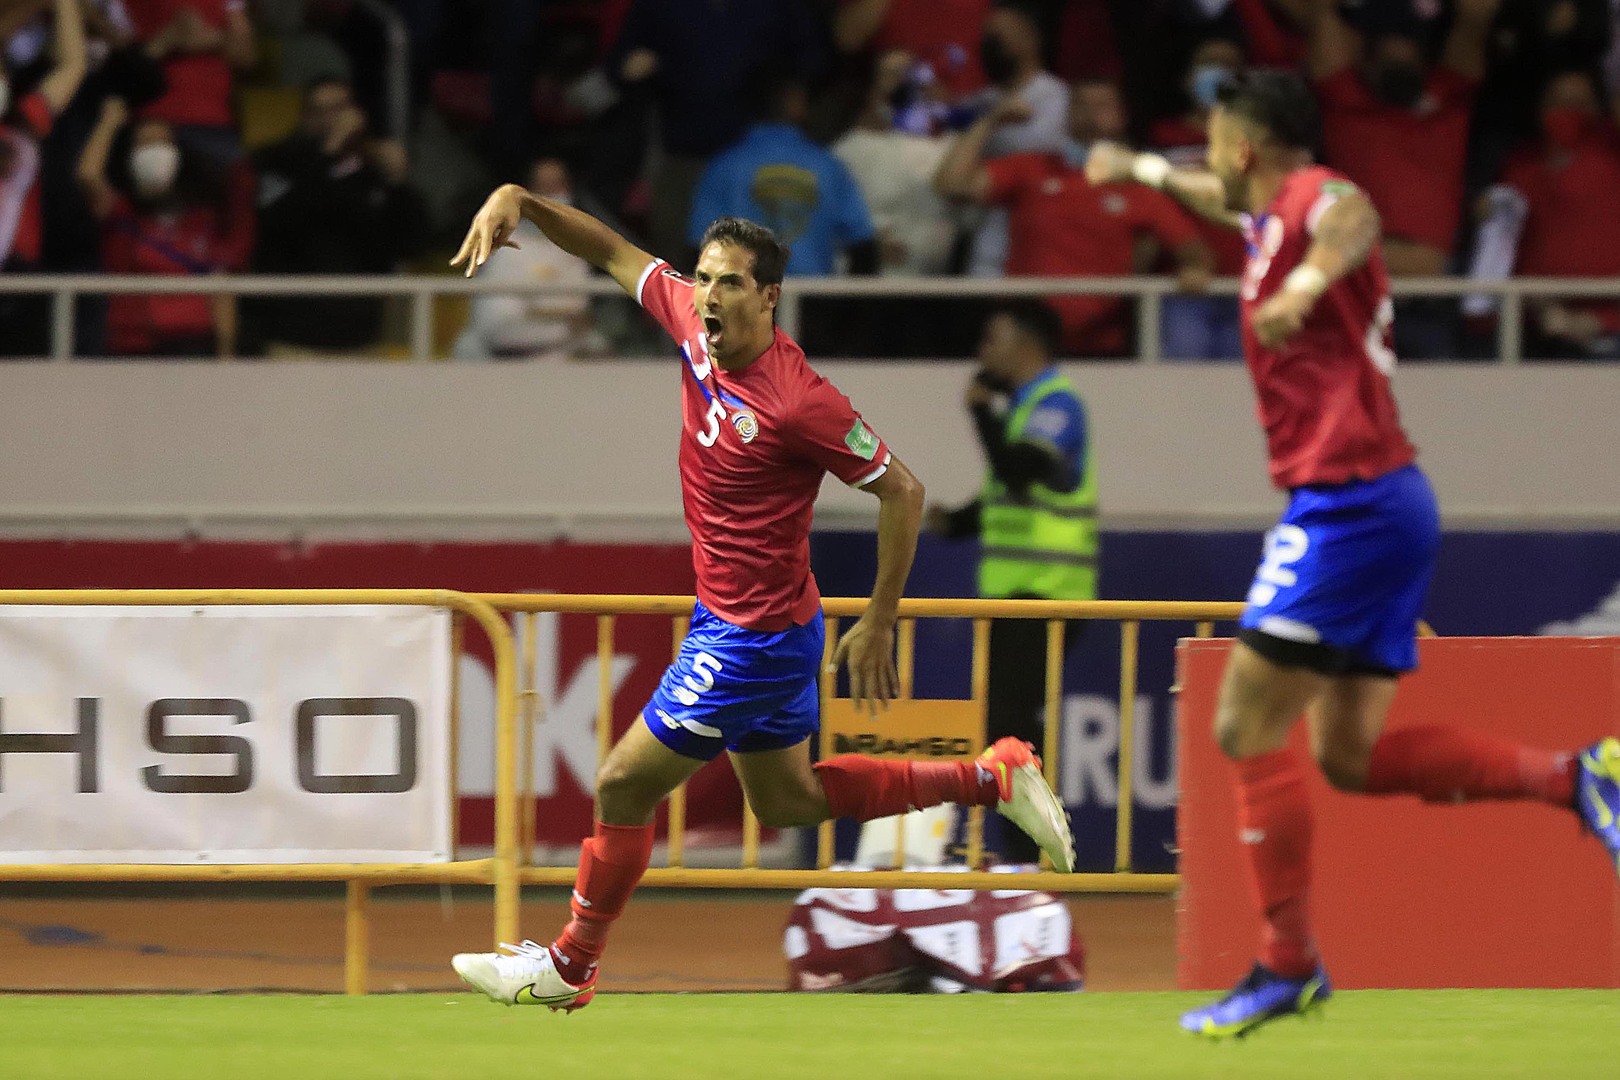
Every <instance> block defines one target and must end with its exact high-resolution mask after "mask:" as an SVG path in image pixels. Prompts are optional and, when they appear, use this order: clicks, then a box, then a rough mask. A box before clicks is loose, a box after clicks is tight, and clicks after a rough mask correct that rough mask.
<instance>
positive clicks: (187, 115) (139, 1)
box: [124, 0, 247, 127]
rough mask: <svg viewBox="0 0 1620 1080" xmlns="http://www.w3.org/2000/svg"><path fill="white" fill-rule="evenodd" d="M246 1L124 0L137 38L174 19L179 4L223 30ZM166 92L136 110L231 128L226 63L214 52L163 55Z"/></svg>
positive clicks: (173, 119) (175, 120) (178, 121)
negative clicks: (167, 87)
mask: <svg viewBox="0 0 1620 1080" xmlns="http://www.w3.org/2000/svg"><path fill="white" fill-rule="evenodd" d="M246 6H247V4H246V0H124V7H125V8H126V9H127V10H128V11H129V18H130V21H131V22H133V23H134V24H135V32H136V33H137V34H138V35H139V36H140V38H141V40H142V41H145V40H146V39H147V38H150V37H152V36H153V35H154V34H156V33H157V32H158V31H160V30H162V29H163V28H164V27H166V26H168V25H169V23H171V22H173V21H174V18H175V16H176V15H178V14H179V13H180V11H181V9H182V8H191V9H192V10H194V11H195V12H196V13H197V14H198V15H200V16H201V17H202V20H203V22H205V23H207V24H208V25H209V26H211V27H213V28H214V29H216V30H223V29H225V25H226V23H227V21H228V20H229V18H230V15H231V13H232V12H239V11H243V10H245V9H246ZM163 73H164V75H165V76H166V77H167V78H168V80H169V92H168V93H166V94H164V95H163V96H162V97H161V98H159V99H158V100H156V101H154V102H153V103H152V104H150V105H148V106H146V107H145V108H144V109H142V110H141V115H142V116H151V117H156V118H157V119H159V120H167V121H168V122H169V123H171V124H179V125H185V124H198V125H203V126H208V127H230V126H231V125H232V124H233V123H235V118H234V117H233V116H232V114H231V66H230V64H228V63H227V62H226V61H225V58H224V57H223V56H220V55H219V54H218V53H181V52H174V53H170V54H169V55H168V56H167V57H165V58H164V60H163Z"/></svg>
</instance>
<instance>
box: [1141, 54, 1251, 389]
mask: <svg viewBox="0 0 1620 1080" xmlns="http://www.w3.org/2000/svg"><path fill="white" fill-rule="evenodd" d="M1243 66H1244V56H1243V47H1242V46H1241V45H1239V44H1238V43H1237V42H1235V41H1233V40H1232V39H1231V38H1224V37H1212V38H1206V39H1205V40H1204V41H1202V42H1200V43H1199V44H1198V45H1197V46H1196V47H1195V48H1194V49H1193V51H1192V55H1191V56H1190V57H1189V58H1188V61H1187V74H1186V76H1185V78H1184V79H1183V80H1182V90H1183V91H1184V92H1185V93H1186V95H1187V108H1186V111H1184V112H1182V113H1181V114H1180V115H1178V116H1170V117H1166V118H1164V119H1162V120H1159V121H1157V122H1155V123H1154V124H1153V126H1152V127H1151V128H1150V129H1149V131H1148V144H1149V145H1150V146H1152V147H1153V149H1155V150H1157V151H1158V152H1159V153H1161V154H1163V155H1164V156H1165V157H1166V158H1168V159H1169V160H1170V163H1171V164H1173V165H1175V166H1176V167H1178V168H1194V169H1202V168H1204V156H1205V151H1206V149H1207V147H1208V144H1209V111H1210V109H1211V108H1213V107H1214V105H1215V95H1216V93H1217V92H1218V91H1219V90H1220V88H1221V86H1222V85H1223V84H1224V83H1225V82H1226V80H1228V79H1230V78H1231V77H1232V76H1234V75H1236V74H1237V73H1238V72H1240V71H1242V70H1243ZM1194 224H1196V225H1197V226H1198V232H1199V235H1200V236H1202V237H1203V240H1204V243H1205V244H1207V245H1208V246H1209V250H1210V252H1211V254H1212V255H1213V256H1214V258H1215V273H1216V274H1218V275H1221V276H1223V277H1237V276H1239V275H1241V274H1242V273H1243V261H1244V259H1245V258H1246V255H1247V253H1246V251H1245V249H1244V244H1243V235H1242V234H1241V233H1239V232H1238V231H1237V230H1235V229H1228V228H1226V227H1224V226H1221V225H1217V224H1215V223H1214V222H1212V221H1207V220H1205V219H1203V218H1197V219H1195V221H1194ZM1163 304H1164V315H1163V321H1162V324H1161V326H1160V330H1159V336H1160V345H1161V347H1162V348H1163V350H1164V355H1165V356H1166V357H1167V358H1169V359H1172V360H1237V359H1241V358H1242V356H1243V335H1242V331H1241V330H1240V329H1239V326H1238V304H1237V298H1236V297H1232V296H1167V297H1165V298H1164V301H1163Z"/></svg>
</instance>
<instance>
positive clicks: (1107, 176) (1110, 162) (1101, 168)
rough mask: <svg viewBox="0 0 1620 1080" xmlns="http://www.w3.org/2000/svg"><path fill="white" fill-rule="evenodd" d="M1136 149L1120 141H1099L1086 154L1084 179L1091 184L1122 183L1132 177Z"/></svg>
mask: <svg viewBox="0 0 1620 1080" xmlns="http://www.w3.org/2000/svg"><path fill="white" fill-rule="evenodd" d="M1135 164H1136V151H1134V150H1132V149H1131V148H1130V147H1128V146H1125V145H1123V144H1122V143H1116V142H1107V141H1099V142H1094V143H1092V144H1091V152H1090V153H1089V154H1088V155H1087V156H1086V179H1087V180H1089V181H1090V182H1091V183H1093V184H1098V185H1101V184H1123V183H1124V182H1126V181H1127V180H1131V179H1133V176H1132V174H1131V166H1133V165H1135Z"/></svg>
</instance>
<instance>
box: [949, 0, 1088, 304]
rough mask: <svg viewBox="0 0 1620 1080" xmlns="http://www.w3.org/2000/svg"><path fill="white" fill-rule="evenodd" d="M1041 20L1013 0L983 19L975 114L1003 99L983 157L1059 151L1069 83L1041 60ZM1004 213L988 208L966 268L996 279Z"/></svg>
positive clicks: (1004, 246) (1002, 266)
mask: <svg viewBox="0 0 1620 1080" xmlns="http://www.w3.org/2000/svg"><path fill="white" fill-rule="evenodd" d="M1042 48H1043V42H1042V40H1041V23H1040V19H1039V18H1038V17H1037V15H1036V13H1035V11H1034V9H1033V8H1031V7H1030V6H1029V5H1028V4H1025V3H1018V2H1015V0H998V2H997V3H996V5H995V7H994V8H992V9H991V11H990V14H989V16H988V17H987V18H986V19H985V21H984V32H983V36H982V37H980V39H979V63H980V64H981V65H982V66H983V67H984V74H985V77H986V78H988V79H989V80H990V87H989V88H988V89H987V90H986V91H985V92H984V93H983V94H981V95H979V97H978V98H977V99H976V101H975V102H974V108H975V111H976V112H978V113H979V114H980V115H985V114H987V113H988V112H989V111H990V110H992V109H994V108H996V107H998V106H1000V105H1001V104H1002V103H1003V102H1011V103H1015V104H1016V105H1017V106H1018V107H1017V108H1014V109H1011V110H1010V111H1009V110H1003V111H1002V112H1000V113H999V114H998V116H999V117H1000V119H999V120H998V122H997V123H996V124H995V125H993V126H992V127H991V129H990V131H989V135H988V138H987V140H986V141H985V143H984V146H983V147H982V148H981V152H982V154H983V156H984V157H985V158H986V159H987V160H988V159H993V158H999V157H1005V156H1007V155H1008V154H1044V153H1053V152H1056V151H1059V150H1061V149H1062V147H1063V144H1064V140H1065V139H1066V138H1067V125H1068V113H1069V87H1068V85H1067V84H1066V83H1064V82H1063V80H1061V79H1059V78H1058V77H1057V76H1056V75H1053V74H1052V73H1051V72H1050V71H1047V70H1046V69H1045V67H1044V66H1043V64H1042V59H1041V56H1042ZM1008 244H1009V239H1008V231H1007V214H1006V211H1005V210H1004V209H1002V208H1001V207H992V208H991V209H990V211H989V212H988V213H986V214H985V215H984V220H983V222H982V223H980V224H979V225H978V227H977V228H976V230H975V232H974V234H973V243H972V246H971V248H970V250H969V252H968V264H967V272H968V273H969V274H971V275H973V276H975V277H1000V276H1001V275H1002V274H1003V273H1005V272H1006V268H1007V257H1008Z"/></svg>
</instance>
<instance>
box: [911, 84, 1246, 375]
mask: <svg viewBox="0 0 1620 1080" xmlns="http://www.w3.org/2000/svg"><path fill="white" fill-rule="evenodd" d="M1022 115H1024V113H1023V106H1022V104H1021V103H1020V102H1018V101H1017V100H1016V99H1007V100H1004V101H1003V102H1002V103H1001V104H999V105H997V106H996V108H995V109H993V110H992V111H991V112H990V113H989V114H987V115H986V116H984V117H983V118H981V119H980V120H978V121H976V122H975V123H974V125H973V126H972V127H971V128H969V129H968V130H967V131H966V132H965V133H964V134H963V135H962V136H961V138H960V139H958V140H957V141H956V143H955V144H954V145H953V146H952V147H951V149H950V152H949V153H948V154H946V155H945V160H944V161H943V162H942V163H941V164H940V167H939V172H938V173H937V174H935V177H934V186H935V189H936V190H938V191H939V193H940V194H941V195H944V196H946V197H947V198H954V199H961V200H964V201H971V202H976V203H979V204H981V205H990V206H1002V207H1006V208H1007V210H1008V211H1009V222H1010V230H1009V232H1010V236H1011V245H1010V247H1009V256H1008V260H1007V273H1008V274H1009V275H1028V276H1034V277H1048V276H1051V277H1063V276H1074V277H1086V276H1103V277H1106V276H1115V275H1127V274H1130V273H1133V272H1135V271H1138V270H1145V269H1148V268H1149V267H1150V266H1151V265H1152V263H1153V261H1154V259H1153V258H1144V257H1143V256H1144V254H1145V253H1146V252H1147V251H1149V250H1154V251H1155V253H1157V252H1164V253H1168V254H1169V255H1170V256H1171V257H1172V258H1173V261H1174V262H1175V264H1176V273H1177V276H1178V278H1179V279H1180V281H1181V285H1182V288H1183V289H1186V290H1190V291H1202V290H1203V289H1204V288H1205V287H1207V286H1208V284H1209V278H1210V273H1211V270H1212V269H1213V266H1214V262H1213V260H1212V258H1211V257H1210V254H1209V248H1208V247H1206V246H1205V244H1204V242H1203V241H1202V240H1200V239H1199V236H1198V230H1197V228H1196V227H1195V226H1194V225H1193V223H1192V221H1191V219H1190V218H1189V217H1188V216H1187V215H1186V213H1185V212H1183V211H1182V210H1181V208H1180V207H1178V206H1177V205H1176V204H1175V203H1174V202H1172V201H1171V200H1170V197H1169V196H1167V195H1164V194H1163V193H1161V192H1159V191H1156V190H1154V189H1153V188H1150V187H1146V186H1144V185H1141V184H1105V185H1102V186H1097V185H1093V184H1092V183H1091V182H1090V181H1089V180H1087V179H1086V173H1085V162H1086V157H1087V155H1088V154H1089V152H1090V148H1091V144H1092V143H1093V142H1095V141H1096V140H1098V139H1108V140H1111V141H1117V140H1118V139H1120V138H1121V137H1122V136H1123V134H1124V131H1125V106H1124V102H1123V100H1122V98H1121V96H1120V91H1119V88H1118V86H1117V85H1115V84H1113V83H1110V82H1102V81H1091V82H1081V83H1076V84H1075V85H1074V87H1073V92H1072V94H1071V97H1070V106H1069V115H1068V137H1067V138H1066V139H1065V142H1064V148H1063V150H1062V151H1061V152H1059V153H1048V154H1013V155H1011V156H1008V157H1003V158H996V159H992V160H989V161H986V160H984V157H983V147H984V144H985V143H986V142H987V141H988V140H989V138H990V134H991V131H992V130H993V129H994V127H995V125H997V124H999V123H1002V122H1004V121H1008V120H1011V121H1016V120H1017V119H1019V118H1020V117H1021V116H1022ZM1049 303H1050V304H1051V306H1052V307H1053V308H1054V309H1056V311H1057V312H1058V314H1059V315H1060V316H1061V317H1062V321H1063V340H1062V347H1063V350H1064V351H1065V352H1066V353H1069V354H1071V355H1081V356H1122V355H1124V354H1125V353H1126V351H1127V349H1128V348H1129V347H1130V342H1131V321H1130V310H1131V309H1130V305H1129V304H1128V303H1127V302H1126V301H1125V300H1123V299H1120V298H1118V297H1111V296H1061V297H1053V298H1052V299H1051V300H1050V301H1049Z"/></svg>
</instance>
